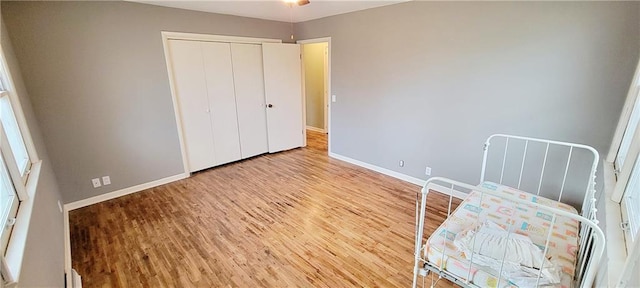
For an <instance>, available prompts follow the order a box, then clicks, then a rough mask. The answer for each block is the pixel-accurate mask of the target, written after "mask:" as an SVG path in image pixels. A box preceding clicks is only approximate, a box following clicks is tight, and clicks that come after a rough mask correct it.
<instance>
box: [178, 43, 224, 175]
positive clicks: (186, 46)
mask: <svg viewBox="0 0 640 288" xmlns="http://www.w3.org/2000/svg"><path fill="white" fill-rule="evenodd" d="M169 53H170V57H171V66H172V68H173V69H172V70H173V78H174V83H175V90H176V94H177V95H176V96H177V97H176V98H177V100H178V106H179V111H180V118H181V121H182V131H183V136H184V142H185V143H184V144H185V146H186V147H185V148H186V150H187V162H188V165H189V171H191V172H194V171H198V170H202V169H205V168H209V167H212V166H214V165H215V154H214V150H213V149H212V147H213V134H212V132H211V119H210V117H209V112H208V108H209V100H208V98H207V82H206V79H205V74H204V67H203V63H202V49H201V47H200V42H195V41H182V40H169Z"/></svg>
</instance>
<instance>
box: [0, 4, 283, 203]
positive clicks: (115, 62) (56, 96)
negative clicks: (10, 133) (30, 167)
mask: <svg viewBox="0 0 640 288" xmlns="http://www.w3.org/2000/svg"><path fill="white" fill-rule="evenodd" d="M2 14H3V16H4V17H5V21H6V25H7V27H8V30H9V34H10V35H11V37H12V39H13V43H14V45H15V50H16V54H17V58H18V60H19V63H20V66H21V68H22V70H23V74H24V78H25V79H26V85H27V87H28V89H29V92H30V94H31V98H32V99H31V100H32V102H33V107H34V110H35V112H36V115H37V116H38V120H39V121H40V125H41V127H42V131H43V134H44V137H45V139H46V142H47V147H48V148H49V150H50V151H51V158H52V160H53V165H54V169H55V171H56V175H57V177H58V181H59V184H60V189H61V191H62V193H63V197H64V200H65V202H72V201H76V200H80V199H85V198H88V197H91V196H96V195H99V194H102V193H107V192H111V191H115V190H119V189H122V188H126V187H131V186H134V185H137V184H141V183H146V182H149V181H154V180H158V179H161V178H164V177H168V176H173V175H176V174H179V173H182V172H183V167H182V159H181V154H180V146H179V142H178V134H177V128H176V122H175V117H174V112H173V106H172V102H171V92H170V89H169V80H168V76H167V69H166V66H165V59H164V52H163V48H162V40H161V37H160V31H163V30H165V31H178V32H194V33H207V34H222V35H235V36H252V37H265V38H277V39H284V40H287V39H288V38H289V35H290V26H289V24H288V23H284V22H274V21H264V20H256V19H250V18H242V17H235V16H226V15H218V14H210V13H202V12H194V11H188V10H180V9H173V8H164V7H157V6H151V5H144V4H137V3H128V2H94V1H91V2H37V1H28V2H6V1H3V2H2ZM104 175H110V176H111V182H112V184H111V185H109V186H102V187H100V188H97V189H94V188H93V187H92V186H91V181H90V179H91V178H96V177H100V176H104Z"/></svg>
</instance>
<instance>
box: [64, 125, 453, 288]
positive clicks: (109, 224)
mask: <svg viewBox="0 0 640 288" xmlns="http://www.w3.org/2000/svg"><path fill="white" fill-rule="evenodd" d="M419 190H420V187H418V186H415V185H412V184H408V183H406V182H403V181H400V180H397V179H395V178H391V177H388V176H385V175H382V174H379V173H375V172H372V171H369V170H366V169H364V168H360V167H357V166H354V165H351V164H348V163H345V162H342V161H339V160H335V159H331V158H329V157H328V156H327V150H326V135H323V134H320V133H314V132H309V133H308V146H307V147H306V148H301V149H294V150H291V151H287V152H281V153H277V154H271V155H263V156H258V157H255V158H253V159H249V160H245V161H241V162H237V163H233V164H229V165H225V166H223V167H218V168H213V169H209V170H206V171H203V172H200V173H196V174H195V175H193V176H192V177H190V178H188V179H185V180H181V181H177V182H174V183H170V184H167V185H163V186H160V187H156V188H152V189H148V190H145V191H142V192H139V193H135V194H131V195H127V196H123V197H120V198H117V199H113V200H110V201H106V202H102V203H99V204H95V205H92V206H89V207H85V208H81V209H77V210H73V211H71V212H70V215H69V216H70V227H71V249H72V259H73V268H75V269H76V270H77V271H78V273H80V275H81V276H82V280H83V285H84V286H85V287H354V286H355V287H408V286H410V285H411V279H412V266H413V249H414V247H413V245H414V242H413V237H414V225H415V223H414V222H415V218H414V217H415V215H414V213H415V198H416V192H418V191H419ZM446 201H448V197H446V196H443V195H441V194H436V193H430V195H429V199H428V203H429V210H428V213H430V215H438V217H440V219H436V220H435V221H430V222H428V223H427V225H426V226H427V228H426V233H427V235H430V234H431V233H432V231H433V230H435V228H436V227H437V226H438V225H439V224H440V222H441V221H442V219H443V218H444V216H443V215H444V214H446V210H445V212H443V211H442V209H446V204H445V203H446ZM456 205H457V204H456ZM427 282H430V281H429V280H427ZM451 286H452V284H451V283H450V282H447V281H445V280H441V281H440V282H439V285H438V287H451Z"/></svg>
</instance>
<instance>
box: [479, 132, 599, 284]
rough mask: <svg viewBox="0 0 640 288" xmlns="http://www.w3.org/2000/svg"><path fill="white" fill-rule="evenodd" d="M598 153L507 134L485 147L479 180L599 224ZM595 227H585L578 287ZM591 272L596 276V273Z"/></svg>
mask: <svg viewBox="0 0 640 288" xmlns="http://www.w3.org/2000/svg"><path fill="white" fill-rule="evenodd" d="M599 158H600V156H599V154H598V152H597V151H596V150H595V149H594V148H593V147H590V146H587V145H582V144H575V143H567V142H560V141H552V140H545V139H537V138H530V137H521V136H513V135H505V134H494V135H491V136H489V138H487V140H486V141H485V143H484V154H483V157H482V170H481V173H480V181H481V182H484V181H492V182H496V183H500V184H505V185H508V186H511V187H514V188H518V189H520V190H523V191H526V192H529V193H533V194H536V195H540V196H544V197H546V198H549V199H553V200H557V201H558V202H563V203H566V204H570V205H572V206H574V207H576V208H577V209H579V210H578V211H581V215H582V216H583V217H584V218H587V219H589V220H591V221H593V223H594V224H595V225H597V224H598V220H597V219H596V212H597V209H596V195H595V192H596V189H595V187H596V169H597V165H598V161H599ZM592 233H593V228H591V227H581V229H580V250H579V251H578V259H579V260H578V265H577V274H576V275H577V280H578V282H577V283H581V280H582V277H583V276H585V273H587V271H586V267H587V266H588V262H589V260H590V259H589V258H590V257H589V256H588V254H589V249H591V248H592V239H593V237H592V236H593V235H592ZM591 273H594V272H593V271H591Z"/></svg>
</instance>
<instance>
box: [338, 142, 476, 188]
mask: <svg viewBox="0 0 640 288" xmlns="http://www.w3.org/2000/svg"><path fill="white" fill-rule="evenodd" d="M329 157H331V158H335V159H338V160H342V161H344V162H348V163H351V164H354V165H357V166H360V167H363V168H367V169H369V170H373V171H376V172H378V173H382V174H384V175H387V176H391V177H393V178H397V179H400V180H403V181H406V182H409V183H411V184H415V185H418V186H424V184H425V183H427V180H422V179H420V178H415V177H412V176H409V175H407V174H402V173H400V172H396V171H393V170H389V169H386V168H382V167H379V166H376V165H372V164H369V163H366V162H362V161H360V160H356V159H353V158H349V157H346V156H342V155H340V154H336V153H329ZM429 187H430V188H431V189H433V190H436V191H438V192H440V193H442V194H446V195H451V196H453V197H456V198H460V199H464V198H466V196H467V194H466V193H463V192H460V191H457V190H453V191H451V189H450V188H447V187H444V186H442V185H437V184H434V183H431V184H429ZM451 192H453V193H451Z"/></svg>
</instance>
